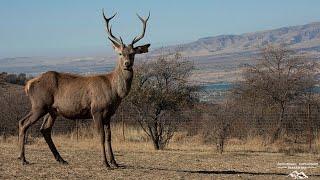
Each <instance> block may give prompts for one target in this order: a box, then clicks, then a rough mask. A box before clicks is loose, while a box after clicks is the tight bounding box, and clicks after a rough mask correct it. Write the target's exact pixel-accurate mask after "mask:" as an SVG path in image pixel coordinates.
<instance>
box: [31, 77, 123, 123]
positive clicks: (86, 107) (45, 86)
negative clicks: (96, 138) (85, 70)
mask: <svg viewBox="0 0 320 180" xmlns="http://www.w3.org/2000/svg"><path fill="white" fill-rule="evenodd" d="M111 81H112V75H111V74H109V76H102V75H101V76H88V77H87V76H79V75H74V74H68V73H58V72H54V71H49V72H46V73H44V74H42V75H41V76H39V77H38V78H34V79H32V80H30V81H29V82H28V83H27V84H26V87H25V91H26V94H27V95H28V96H29V98H30V101H31V105H32V108H45V109H46V110H47V111H48V112H49V113H50V114H54V115H61V116H63V117H65V118H68V119H89V118H92V112H93V111H104V112H103V116H104V117H107V116H111V115H113V114H114V113H115V111H116V109H117V107H118V106H119V104H120V102H121V98H120V97H119V96H118V95H117V93H116V91H114V90H113V89H112V86H111ZM106 82H107V83H106Z"/></svg>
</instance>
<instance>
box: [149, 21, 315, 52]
mask: <svg viewBox="0 0 320 180" xmlns="http://www.w3.org/2000/svg"><path fill="white" fill-rule="evenodd" d="M267 44H285V45H288V47H290V48H294V49H298V50H302V51H317V52H319V51H320V22H314V23H310V24H306V25H300V26H290V27H283V28H278V29H273V30H267V31H259V32H252V33H245V34H240V35H220V36H213V37H205V38H200V39H198V40H197V41H194V42H190V43H186V44H179V45H174V46H168V47H164V48H162V49H156V50H155V51H153V53H158V52H160V51H162V50H166V51H167V50H174V49H177V48H179V49H181V50H182V52H183V53H185V54H188V55H189V56H208V55H217V54H226V53H240V52H250V51H256V50H257V49H259V48H261V47H264V46H265V45H267Z"/></svg>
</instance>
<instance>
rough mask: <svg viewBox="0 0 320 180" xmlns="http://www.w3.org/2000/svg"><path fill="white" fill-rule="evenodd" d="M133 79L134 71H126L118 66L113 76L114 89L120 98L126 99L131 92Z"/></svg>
mask: <svg viewBox="0 0 320 180" xmlns="http://www.w3.org/2000/svg"><path fill="white" fill-rule="evenodd" d="M132 78H133V70H132V69H131V70H124V69H123V67H121V66H120V65H119V64H117V66H116V68H115V70H114V75H113V89H114V90H115V91H116V93H117V94H118V96H119V97H120V98H124V97H125V96H126V95H127V94H128V93H129V91H130V88H131V83H132Z"/></svg>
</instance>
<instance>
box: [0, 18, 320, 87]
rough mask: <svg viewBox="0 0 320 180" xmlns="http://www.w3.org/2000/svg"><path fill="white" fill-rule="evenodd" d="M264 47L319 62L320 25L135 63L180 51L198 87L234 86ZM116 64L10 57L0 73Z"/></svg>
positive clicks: (199, 43)
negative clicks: (276, 47) (191, 63)
mask: <svg viewBox="0 0 320 180" xmlns="http://www.w3.org/2000/svg"><path fill="white" fill-rule="evenodd" d="M267 44H275V45H279V44H285V45H287V47H289V48H292V49H294V50H296V51H298V52H299V53H303V54H305V55H307V56H309V57H311V58H314V59H320V22H314V23H310V24H306V25H300V26H290V27H282V28H278V29H273V30H267V31H259V32H251V33H245V34H240V35H220V36H213V37H205V38H200V39H198V40H196V41H194V42H190V43H186V44H177V45H174V46H167V47H163V48H159V49H155V50H152V51H151V52H150V53H148V54H147V55H146V56H139V57H137V59H139V58H140V59H145V58H146V57H147V58H150V59H151V58H152V57H153V56H157V55H159V54H160V53H163V52H164V53H167V52H168V51H170V52H173V51H175V50H176V49H180V51H181V52H182V54H183V55H185V56H187V57H190V60H193V61H194V63H195V65H196V67H197V70H196V72H195V73H194V74H193V76H192V78H191V81H193V82H195V83H200V84H210V83H217V82H234V81H238V80H241V68H239V66H240V65H241V64H243V63H250V62H252V58H255V57H256V56H257V53H258V52H259V51H258V50H259V49H260V48H262V47H264V46H266V45H267ZM137 61H138V60H137ZM115 62H116V61H115V57H114V56H93V57H65V58H48V57H11V58H2V59H1V58H0V64H1V66H0V72H2V71H6V72H9V73H27V74H28V75H30V74H31V75H37V74H39V73H41V72H45V71H49V70H55V71H64V72H73V73H86V74H87V73H103V72H106V71H110V70H111V69H113V67H114V64H115Z"/></svg>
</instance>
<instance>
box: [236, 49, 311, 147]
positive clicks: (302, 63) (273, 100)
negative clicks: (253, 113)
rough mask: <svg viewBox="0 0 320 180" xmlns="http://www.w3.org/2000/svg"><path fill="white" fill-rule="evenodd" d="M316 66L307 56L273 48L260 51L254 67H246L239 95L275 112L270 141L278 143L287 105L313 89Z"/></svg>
mask: <svg viewBox="0 0 320 180" xmlns="http://www.w3.org/2000/svg"><path fill="white" fill-rule="evenodd" d="M315 67H316V66H315V63H314V62H312V61H311V60H309V59H307V58H306V57H303V56H298V55H297V54H295V52H294V51H292V50H289V49H286V48H284V47H276V46H268V47H266V48H264V49H262V51H261V55H260V58H258V59H257V62H256V64H255V65H248V66H247V69H246V71H245V73H244V78H245V81H244V82H243V84H242V86H241V88H240V93H241V94H242V95H245V94H246V95H247V97H248V95H249V96H251V97H252V96H253V97H254V98H253V99H254V100H255V101H256V100H258V101H261V102H263V103H265V104H268V105H271V106H273V107H276V108H277V109H278V120H277V122H276V124H275V129H274V133H273V136H272V138H271V142H274V141H275V140H277V139H278V138H279V137H280V136H281V134H282V133H283V130H284V129H285V128H284V125H285V114H286V110H287V107H288V106H289V105H290V103H291V102H293V101H296V100H297V99H299V98H301V96H302V95H303V94H305V92H307V91H308V90H309V89H311V88H312V87H314V85H315V83H316V81H315V74H316V73H315V72H316V71H315V69H314V68H315ZM238 90H239V89H238Z"/></svg>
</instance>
